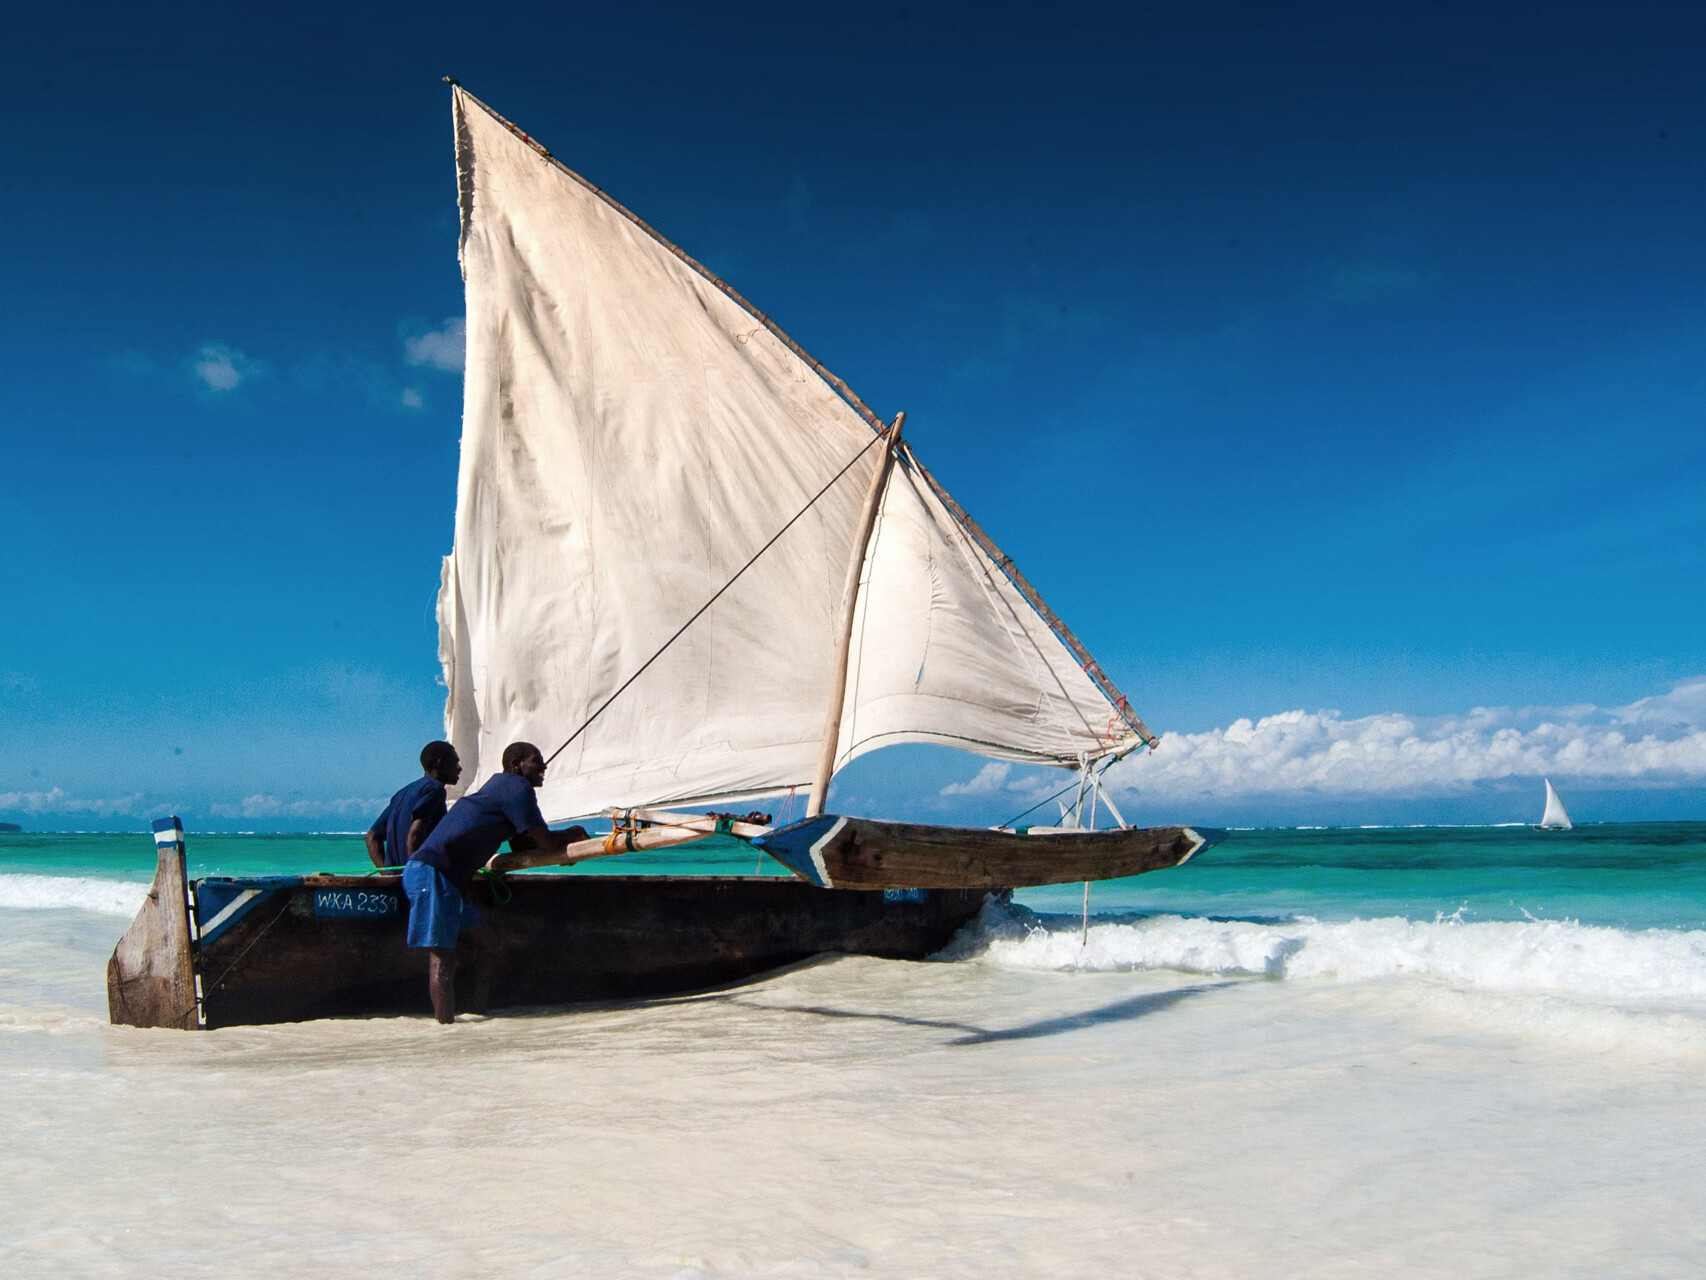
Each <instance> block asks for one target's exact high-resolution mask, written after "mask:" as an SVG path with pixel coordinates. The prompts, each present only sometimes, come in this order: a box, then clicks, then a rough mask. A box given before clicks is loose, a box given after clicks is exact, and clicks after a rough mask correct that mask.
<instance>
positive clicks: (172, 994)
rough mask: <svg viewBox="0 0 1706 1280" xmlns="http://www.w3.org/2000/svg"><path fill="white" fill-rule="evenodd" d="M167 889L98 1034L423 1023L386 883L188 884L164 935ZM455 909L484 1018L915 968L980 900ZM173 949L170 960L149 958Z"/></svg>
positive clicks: (597, 889) (712, 885)
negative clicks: (812, 969) (326, 1022)
mask: <svg viewBox="0 0 1706 1280" xmlns="http://www.w3.org/2000/svg"><path fill="white" fill-rule="evenodd" d="M167 856H168V855H164V854H163V855H162V858H161V861H162V864H163V865H164V864H165V862H166V861H167ZM180 857H181V855H180ZM174 876H176V877H177V883H178V884H180V885H181V884H182V883H183V881H182V879H181V876H182V870H181V866H180V867H178V868H177V869H176V870H175V871H174V870H173V869H171V868H166V869H165V880H166V882H167V885H166V892H163V893H160V894H157V895H155V896H154V897H151V898H150V899H149V901H148V902H147V903H145V905H144V908H143V911H142V912H141V913H140V914H139V915H138V917H137V921H136V922H135V923H134V924H133V925H132V927H131V933H129V934H127V935H126V938H125V940H124V941H121V943H120V944H119V948H118V950H116V951H115V952H114V957H113V961H112V964H111V965H110V966H109V970H108V979H109V981H108V991H109V1007H110V1011H111V1015H112V1020H113V1021H114V1022H126V1023H131V1024H133V1025H138V1026H163V1027H181V1028H185V1029H196V1028H207V1029H211V1028H217V1027H226V1026H239V1025H249V1024H257V1023H273V1022H296V1021H303V1020H306V1019H311V1018H325V1017H371V1016H380V1015H388V1014H411V1013H422V1014H425V1013H429V1012H430V1005H429V1002H428V997H427V980H426V953H425V952H424V951H420V950H411V949H410V948H409V947H407V946H406V945H405V942H404V927H405V924H406V922H407V919H408V904H407V902H406V901H405V900H404V898H403V895H402V891H401V887H400V883H399V877H396V876H304V877H289V878H283V879H275V880H227V879H207V880H199V881H196V882H194V884H193V885H192V886H191V889H190V893H189V895H188V902H187V905H186V907H185V909H184V916H185V917H187V919H186V921H185V923H184V925H183V926H182V927H177V926H175V925H174V922H173V920H172V913H173V905H174V899H173V895H172V893H171V881H172V880H173V879H174ZM471 897H472V900H473V901H474V903H475V904H476V905H477V906H478V907H479V908H480V910H481V911H482V912H483V913H484V914H485V916H486V919H487V921H488V922H489V923H490V924H491V926H492V930H493V933H494V935H495V939H496V945H495V947H494V948H493V950H492V954H491V955H490V957H489V964H482V965H476V964H472V963H469V964H463V965H462V966H460V968H459V971H458V975H457V982H458V990H457V995H458V1004H459V1006H460V1007H470V1002H471V1001H473V1000H475V999H476V998H477V993H476V991H475V984H476V983H478V982H480V981H486V982H489V995H488V1000H487V1002H486V1007H488V1008H491V1009H503V1008H514V1007H518V1006H531V1005H555V1004H567V1003H575V1002H584V1001H600V1000H618V999H629V998H635V997H646V996H659V995H670V994H678V993H683V992H689V991H694V990H702V989H705V988H708V987H715V986H721V985H724V984H727V983H732V982H738V981H740V980H742V979H746V978H750V977H753V976H754V975H756V974H759V973H763V972H765V971H767V970H770V969H775V968H778V967H780V966H783V965H787V964H792V963H795V962H797V961H800V960H804V959H807V958H809V957H811V956H813V955H817V954H820V953H823V952H845V953H853V954H859V955H870V956H879V957H884V958H890V959H902V960H916V959H922V958H923V957H925V956H927V955H929V954H931V953H932V952H934V951H938V950H940V949H941V948H942V947H943V946H945V945H946V944H947V942H948V941H949V939H950V938H952V937H953V935H954V933H955V931H956V930H958V929H959V928H960V926H962V925H963V924H965V923H966V922H967V921H969V920H970V919H972V918H973V917H974V916H975V915H976V914H977V912H978V910H979V909H980V908H981V906H982V904H983V901H984V898H985V894H984V893H983V892H982V891H971V890H952V891H943V892H928V891H916V892H911V893H906V892H889V893H882V892H864V893H857V892H852V893H850V892H842V891H825V890H822V889H818V888H815V887H814V886H812V885H809V884H806V883H803V882H801V881H799V880H784V879H780V878H776V877H757V876H741V877H733V876H730V877H711V876H611V875H549V874H546V875H514V876H509V877H506V878H505V880H504V882H503V884H502V885H501V886H500V887H497V888H495V889H494V886H493V885H492V884H490V883H488V882H485V881H481V882H480V883H477V884H476V885H475V886H474V888H473V890H472V892H471ZM175 901H176V902H177V903H185V902H186V898H185V895H184V894H183V893H182V892H181V891H179V893H178V894H177V896H176V899H175ZM132 935H136V936H135V937H133V936H132ZM144 940H145V941H144ZM179 946H182V947H184V948H187V956H186V957H178V956H172V955H169V954H168V955H162V954H160V949H161V948H162V947H164V948H166V949H168V950H170V949H172V948H175V947H179ZM185 973H191V974H193V983H194V990H195V998H194V1000H193V1003H191V1002H188V1001H187V1000H186V997H185V991H186V984H185V982H184V974H185ZM159 974H163V975H167V976H168V978H169V980H170V981H169V982H167V981H164V980H162V979H160V978H158V977H157V976H156V975H159Z"/></svg>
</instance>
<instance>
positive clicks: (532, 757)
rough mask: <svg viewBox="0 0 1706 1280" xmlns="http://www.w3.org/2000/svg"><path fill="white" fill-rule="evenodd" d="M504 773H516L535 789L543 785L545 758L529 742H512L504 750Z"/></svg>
mask: <svg viewBox="0 0 1706 1280" xmlns="http://www.w3.org/2000/svg"><path fill="white" fill-rule="evenodd" d="M504 772H505V773H517V774H520V775H521V776H522V777H524V778H526V779H527V781H528V782H529V783H531V784H532V785H533V786H534V787H535V788H538V787H542V786H544V785H545V756H544V754H543V753H542V752H541V751H540V750H539V748H538V747H536V746H534V745H533V744H532V743H531V742H512V743H510V744H509V746H507V747H505V748H504Z"/></svg>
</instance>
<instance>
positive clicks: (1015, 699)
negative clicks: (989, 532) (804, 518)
mask: <svg viewBox="0 0 1706 1280" xmlns="http://www.w3.org/2000/svg"><path fill="white" fill-rule="evenodd" d="M860 587H861V589H860V593H859V600H858V605H857V608H856V609H855V612H854V615H853V638H854V645H853V652H852V657H851V659H850V661H849V666H848V673H847V697H846V702H845V709H844V710H843V713H842V718H841V737H840V741H839V742H838V744H837V749H836V760H835V763H836V766H837V767H838V768H839V767H840V766H841V765H843V764H846V763H847V762H848V761H849V760H852V759H853V758H855V757H856V756H859V755H862V754H864V753H865V752H867V751H871V750H874V749H875V748H877V747H882V746H888V745H891V744H893V743H897V742H946V743H950V744H951V745H954V746H960V747H964V748H965V749H966V750H968V751H975V752H977V753H978V754H980V755H986V756H995V757H998V758H1001V759H1005V760H1021V761H1030V762H1036V763H1045V764H1059V763H1062V762H1065V761H1074V760H1076V759H1077V758H1078V757H1079V756H1080V755H1087V756H1092V757H1094V756H1100V755H1102V754H1105V753H1106V752H1108V751H1109V750H1111V749H1112V750H1129V749H1130V748H1131V747H1132V746H1135V745H1136V741H1137V739H1136V736H1135V735H1134V734H1133V732H1132V730H1131V729H1130V727H1129V726H1128V725H1127V724H1126V723H1125V721H1124V720H1123V719H1121V718H1120V716H1119V715H1118V714H1116V713H1115V712H1114V709H1113V708H1112V707H1111V706H1110V705H1109V703H1108V700H1107V698H1106V697H1104V696H1103V694H1102V692H1101V690H1100V689H1098V688H1097V687H1096V686H1095V684H1094V683H1092V681H1091V680H1090V677H1089V676H1087V675H1085V674H1084V671H1083V669H1082V667H1081V666H1080V665H1079V663H1078V661H1077V659H1075V658H1074V657H1073V656H1072V655H1071V654H1070V653H1069V652H1068V651H1067V650H1066V648H1065V646H1064V645H1062V644H1061V642H1060V641H1059V639H1057V638H1056V636H1055V635H1054V633H1053V632H1052V631H1051V630H1050V629H1049V627H1048V626H1047V624H1045V623H1044V622H1043V620H1042V619H1041V618H1040V617H1038V616H1037V613H1036V610H1034V609H1032V608H1031V606H1030V605H1029V604H1027V603H1026V602H1025V600H1024V597H1023V596H1021V595H1020V594H1019V592H1018V590H1017V589H1016V588H1015V587H1014V585H1013V584H1012V582H1010V581H1009V580H1008V579H1007V577H1006V576H1005V575H1004V574H1002V573H1001V572H1000V570H999V569H997V568H996V566H995V565H994V564H993V563H992V562H991V561H990V559H989V557H988V556H986V555H985V554H984V553H983V552H982V550H981V549H980V548H979V547H978V546H977V545H976V544H975V543H974V542H973V541H972V539H971V537H970V536H969V535H968V534H967V532H966V530H965V529H964V528H962V527H961V525H960V524H959V522H958V521H957V520H955V519H954V517H953V515H952V514H951V513H950V512H949V511H948V509H947V507H946V506H945V505H944V504H943V503H942V501H941V499H940V498H939V497H937V495H936V494H935V493H934V492H933V491H932V489H931V486H930V485H929V483H928V482H927V480H926V478H925V476H924V474H923V470H922V468H921V467H919V466H918V464H917V461H916V459H915V458H913V457H912V454H911V450H909V449H908V450H904V451H903V452H902V455H901V457H900V458H899V459H898V461H897V465H896V466H895V468H894V471H893V473H892V475H891V476H890V479H889V485H888V488H887V490H886V491H885V493H884V494H883V503H882V507H881V509H880V513H879V516H878V523H877V528H876V531H875V532H874V533H873V535H872V538H871V542H870V546H869V548H868V550H867V552H866V556H865V574H864V578H863V580H862V581H861V584H860Z"/></svg>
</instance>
